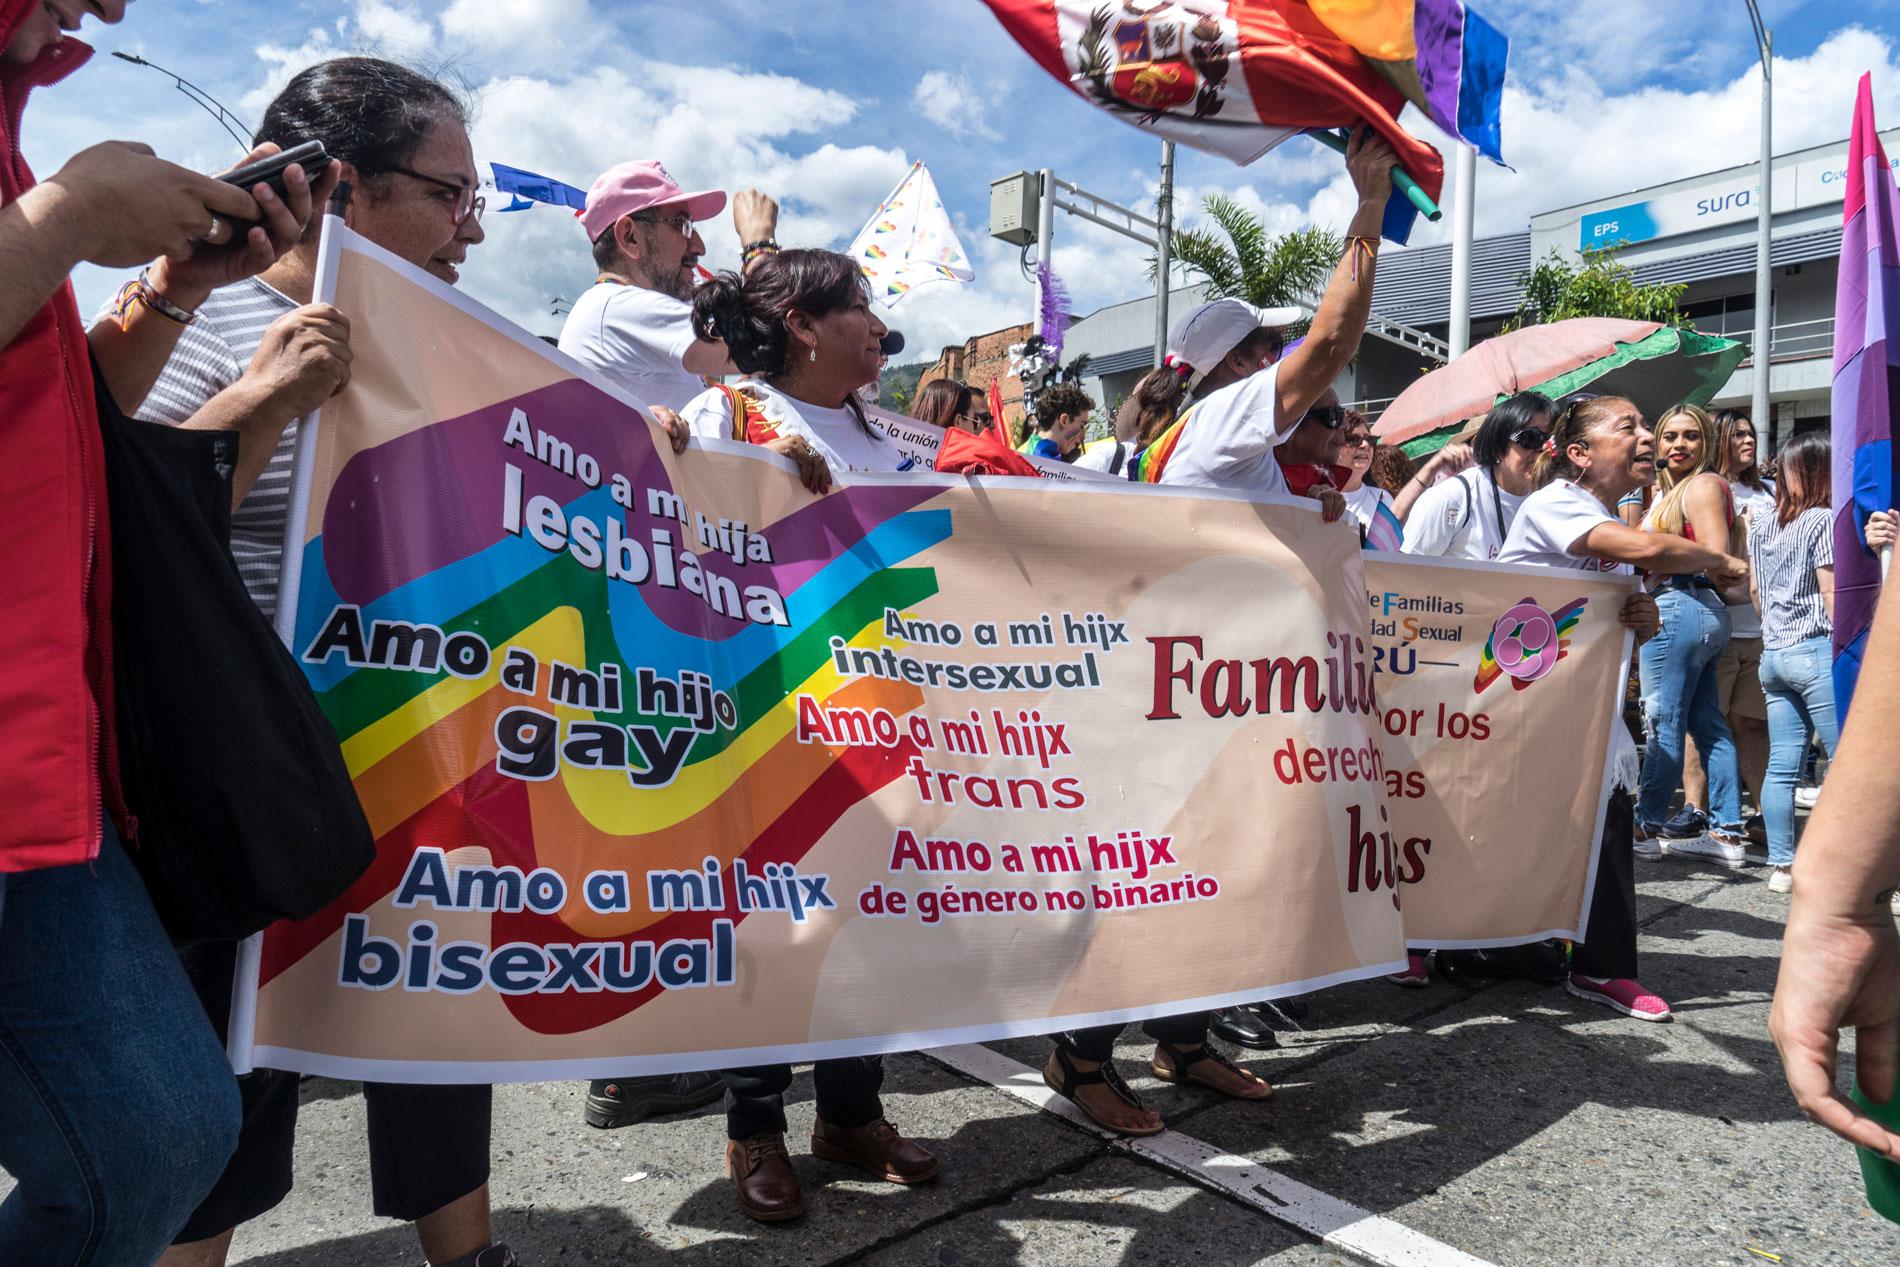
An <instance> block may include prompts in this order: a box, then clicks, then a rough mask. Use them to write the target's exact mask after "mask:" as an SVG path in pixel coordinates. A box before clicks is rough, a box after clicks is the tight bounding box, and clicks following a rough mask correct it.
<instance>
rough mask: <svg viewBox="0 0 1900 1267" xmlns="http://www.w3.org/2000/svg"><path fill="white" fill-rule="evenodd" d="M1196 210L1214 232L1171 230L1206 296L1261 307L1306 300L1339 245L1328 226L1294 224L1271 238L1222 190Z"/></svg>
mask: <svg viewBox="0 0 1900 1267" xmlns="http://www.w3.org/2000/svg"><path fill="white" fill-rule="evenodd" d="M1201 210H1202V211H1203V212H1204V213H1205V214H1206V216H1207V218H1208V219H1209V220H1212V221H1213V222H1214V225H1215V226H1216V228H1217V229H1218V230H1219V231H1218V232H1216V230H1215V229H1213V228H1208V229H1181V230H1177V231H1176V233H1175V235H1174V258H1175V262H1176V263H1178V264H1180V265H1181V266H1182V267H1184V268H1186V269H1188V270H1190V271H1191V272H1194V273H1198V274H1199V275H1200V276H1201V278H1202V279H1203V280H1204V281H1205V283H1206V285H1207V292H1208V298H1209V299H1244V300H1246V301H1247V302H1248V303H1250V304H1255V305H1257V306H1259V307H1262V308H1275V307H1279V306H1281V305H1283V304H1292V303H1300V302H1306V303H1311V302H1312V301H1313V299H1314V297H1315V296H1317V295H1318V294H1319V292H1320V290H1321V288H1322V287H1324V286H1325V284H1326V279H1327V277H1329V276H1330V275H1331V274H1332V271H1333V269H1334V267H1335V266H1337V265H1338V263H1339V256H1340V252H1341V251H1343V250H1344V249H1345V244H1344V243H1343V242H1342V241H1341V240H1340V237H1339V235H1338V234H1337V233H1334V232H1332V231H1331V230H1329V229H1318V228H1314V229H1296V230H1294V231H1293V232H1292V233H1286V234H1282V235H1280V236H1278V237H1275V236H1274V235H1272V234H1270V233H1268V232H1267V228H1266V226H1265V225H1264V224H1262V223H1261V222H1260V218H1259V217H1258V216H1256V215H1254V214H1253V213H1252V212H1250V211H1248V210H1247V209H1246V208H1245V207H1243V206H1241V205H1240V204H1239V203H1238V202H1236V201H1234V199H1232V198H1230V197H1228V196H1227V195H1226V194H1209V195H1208V196H1207V197H1206V198H1205V199H1203V200H1202V202H1201Z"/></svg>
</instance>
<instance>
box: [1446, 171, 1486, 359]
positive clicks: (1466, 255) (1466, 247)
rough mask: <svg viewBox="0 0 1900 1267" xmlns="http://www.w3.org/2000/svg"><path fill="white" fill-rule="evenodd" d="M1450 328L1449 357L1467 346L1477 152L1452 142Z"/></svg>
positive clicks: (1469, 337) (1453, 356)
mask: <svg viewBox="0 0 1900 1267" xmlns="http://www.w3.org/2000/svg"><path fill="white" fill-rule="evenodd" d="M1452 151H1453V153H1452V169H1451V175H1452V186H1451V191H1452V192H1451V200H1452V208H1451V214H1452V217H1453V219H1452V234H1451V329H1450V330H1449V331H1448V332H1447V333H1446V336H1445V341H1446V342H1447V343H1449V344H1450V345H1451V359H1452V360H1454V361H1455V360H1457V359H1458V358H1459V357H1460V356H1462V355H1464V351H1465V349H1466V348H1468V347H1470V346H1471V232H1472V226H1473V224H1474V223H1475V221H1476V212H1475V208H1474V207H1473V205H1472V204H1473V202H1474V201H1475V200H1476V198H1477V192H1478V155H1477V151H1475V150H1473V149H1472V148H1471V147H1470V146H1469V145H1464V144H1457V145H1454V146H1452Z"/></svg>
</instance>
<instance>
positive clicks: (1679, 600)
mask: <svg viewBox="0 0 1900 1267" xmlns="http://www.w3.org/2000/svg"><path fill="white" fill-rule="evenodd" d="M1656 609H1657V611H1658V612H1659V613H1660V614H1661V616H1662V629H1661V630H1660V631H1659V632H1658V633H1657V634H1656V636H1655V637H1654V638H1651V639H1650V640H1649V641H1648V642H1646V643H1644V644H1643V649H1642V651H1641V652H1640V656H1641V664H1642V670H1643V728H1644V731H1645V732H1646V733H1647V736H1648V739H1649V747H1648V750H1647V751H1646V752H1645V753H1644V754H1643V793H1642V796H1641V797H1640V798H1639V799H1638V801H1637V802H1636V822H1637V824H1638V826H1642V825H1644V824H1654V823H1660V822H1662V821H1664V820H1665V819H1667V818H1668V817H1669V804H1670V802H1671V801H1672V800H1674V799H1675V795H1676V788H1677V786H1678V785H1679V784H1681V782H1682V753H1683V745H1684V743H1685V742H1686V741H1685V734H1692V735H1694V736H1695V741H1696V747H1697V748H1698V749H1700V750H1701V752H1702V764H1703V768H1704V769H1705V770H1706V771H1707V772H1708V776H1709V822H1710V824H1711V825H1712V826H1714V827H1716V828H1719V829H1721V830H1723V831H1727V832H1729V833H1730V834H1732V835H1736V836H1739V835H1741V832H1742V785H1741V767H1740V765H1739V764H1738V763H1737V760H1736V755H1735V737H1734V736H1733V735H1731V734H1730V733H1729V728H1728V722H1727V721H1725V720H1723V717H1722V709H1721V706H1720V705H1719V704H1718V703H1717V702H1716V690H1715V678H1716V673H1715V660H1716V657H1717V656H1719V655H1721V654H1722V648H1723V647H1726V646H1727V645H1728V629H1729V624H1728V608H1727V607H1726V606H1724V605H1723V603H1722V596H1721V595H1720V594H1717V593H1716V592H1715V591H1714V590H1712V589H1689V590H1684V589H1664V590H1660V591H1658V592H1657V594H1656Z"/></svg>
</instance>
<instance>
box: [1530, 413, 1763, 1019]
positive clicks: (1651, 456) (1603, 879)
mask: <svg viewBox="0 0 1900 1267" xmlns="http://www.w3.org/2000/svg"><path fill="white" fill-rule="evenodd" d="M1655 472H1656V437H1655V435H1654V434H1653V433H1652V432H1651V431H1650V430H1649V428H1648V427H1647V426H1645V425H1644V423H1643V415H1642V413H1641V411H1640V410H1638V409H1637V408H1636V406H1635V405H1633V404H1631V403H1630V402H1629V401H1627V400H1624V399H1623V398H1622V397H1620V396H1592V395H1588V394H1585V393H1579V394H1577V395H1575V396H1572V397H1570V398H1568V400H1567V401H1566V402H1565V403H1564V405H1563V408H1562V409H1561V410H1560V411H1559V413H1558V414H1557V418H1556V421H1555V422H1554V424H1553V425H1552V429H1551V434H1550V438H1549V439H1548V440H1547V441H1545V443H1544V452H1543V455H1542V456H1541V457H1540V458H1539V459H1538V461H1537V467H1536V476H1535V482H1536V484H1537V485H1538V488H1537V491H1536V492H1534V493H1532V494H1531V495H1530V496H1529V497H1527V498H1525V499H1524V504H1523V505H1522V506H1521V507H1519V508H1518V512H1517V517H1516V519H1515V520H1513V521H1512V523H1511V530H1510V533H1509V534H1508V535H1507V536H1506V538H1505V542H1504V548H1503V549H1502V550H1501V551H1500V552H1499V553H1498V562H1500V563H1529V564H1535V565H1537V566H1540V567H1556V568H1573V569H1576V570H1579V571H1595V572H1613V573H1618V574H1621V575H1626V576H1627V575H1633V574H1634V573H1635V572H1637V571H1639V570H1641V571H1645V572H1652V573H1661V574H1664V575H1670V576H1683V575H1689V576H1693V575H1698V574H1707V575H1709V576H1712V577H1714V578H1716V579H1717V580H1718V581H1721V582H1723V583H1733V582H1735V581H1738V580H1740V579H1741V578H1742V577H1744V576H1745V575H1747V571H1748V565H1747V564H1746V563H1744V562H1743V561H1742V560H1741V559H1738V558H1735V557H1734V556H1732V555H1729V554H1726V553H1724V552H1723V551H1721V550H1718V549H1716V548H1714V547H1713V546H1711V545H1708V544H1705V543H1702V542H1698V541H1695V540H1693V539H1691V538H1689V537H1685V536H1678V535H1673V534H1663V533H1652V532H1644V531H1642V530H1641V529H1638V528H1631V527H1630V526H1629V525H1627V524H1625V523H1623V522H1621V521H1620V520H1619V519H1618V518H1617V517H1616V504H1617V502H1618V501H1619V500H1621V499H1622V497H1623V496H1624V495H1625V494H1627V493H1629V492H1631V491H1632V490H1634V489H1638V488H1641V487H1643V486H1644V485H1646V484H1648V483H1649V482H1650V480H1652V479H1653V478H1655ZM1620 619H1621V621H1622V623H1623V625H1624V627H1626V628H1628V629H1629V630H1631V631H1632V632H1634V633H1635V635H1636V637H1637V640H1638V641H1639V642H1647V641H1648V640H1649V639H1650V638H1652V637H1654V636H1655V634H1656V631H1657V629H1658V627H1659V623H1660V622H1659V620H1658V618H1657V614H1656V600H1655V599H1654V598H1652V597H1650V595H1649V594H1647V593H1645V592H1644V591H1643V590H1641V589H1634V590H1632V591H1631V592H1630V595H1629V598H1628V599H1626V600H1625V601H1624V604H1623V610H1622V612H1621V614H1620ZM1612 735H1613V738H1612V745H1613V746H1612V751H1611V754H1610V760H1611V765H1612V768H1613V771H1614V774H1613V777H1614V780H1615V787H1614V790H1613V791H1612V792H1611V794H1610V802H1609V806H1608V809H1607V812H1606V813H1605V814H1604V825H1603V837H1602V846H1601V848H1600V849H1599V851H1598V854H1599V861H1598V864H1597V868H1598V869H1597V879H1596V887H1595V889H1594V890H1593V893H1592V896H1591V901H1590V912H1589V923H1588V926H1587V930H1586V931H1587V932H1588V933H1589V938H1588V940H1586V941H1581V942H1578V943H1577V944H1576V947H1575V948H1574V949H1573V951H1572V952H1571V959H1570V979H1569V981H1568V982H1567V983H1566V988H1568V989H1569V991H1570V993H1572V994H1574V995H1576V996H1577V997H1578V998H1582V999H1588V1000H1589V1001H1591V1002H1593V1003H1598V1004H1601V1005H1603V1006H1605V1007H1609V1008H1613V1009H1615V1010H1616V1011H1618V1012H1622V1013H1623V1014H1624V1015H1626V1016H1633V1017H1635V1018H1637V1019H1638V1020H1644V1021H1666V1020H1668V1019H1669V1018H1670V1011H1669V1005H1668V1004H1667V1003H1665V1002H1664V1001H1663V1000H1662V999H1661V998H1660V997H1659V996H1657V995H1656V994H1655V993H1654V992H1652V991H1650V990H1647V989H1645V988H1644V987H1643V984H1642V983H1641V982H1640V981H1638V980H1637V979H1636V872H1635V866H1634V863H1633V862H1632V853H1631V849H1630V847H1629V844H1628V842H1629V840H1630V838H1631V836H1630V833H1631V801H1630V794H1631V792H1632V791H1633V790H1635V789H1636V788H1637V787H1638V786H1639V782H1638V780H1639V776H1638V772H1637V769H1636V746H1635V743H1634V742H1633V741H1632V740H1631V738H1630V735H1629V732H1628V730H1627V729H1625V728H1624V727H1622V726H1618V727H1615V728H1614V729H1613V731H1612Z"/></svg>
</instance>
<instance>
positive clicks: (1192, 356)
mask: <svg viewBox="0 0 1900 1267" xmlns="http://www.w3.org/2000/svg"><path fill="white" fill-rule="evenodd" d="M1305 315H1306V312H1305V310H1304V309H1300V308H1256V307H1254V306H1253V305H1252V304H1250V303H1247V302H1246V301H1245V300H1241V299H1216V300H1213V301H1211V302H1209V303H1204V304H1202V305H1201V306H1200V307H1199V308H1196V309H1195V310H1194V311H1192V312H1190V313H1188V314H1187V315H1186V316H1185V317H1182V318H1181V319H1180V320H1179V321H1177V322H1175V324H1174V329H1172V330H1170V331H1169V332H1168V358H1169V360H1170V362H1171V363H1173V364H1175V365H1177V366H1179V365H1185V366H1187V367H1189V368H1190V369H1191V370H1193V371H1194V380H1193V381H1195V382H1199V381H1200V380H1201V378H1203V377H1204V376H1205V375H1206V374H1207V372H1208V371H1209V370H1211V369H1213V368H1214V367H1215V366H1216V365H1219V364H1220V362H1221V358H1222V357H1224V356H1226V355H1227V354H1228V353H1229V352H1231V351H1233V350H1234V349H1235V348H1236V347H1238V346H1240V341H1241V340H1242V339H1245V338H1246V337H1247V336H1248V335H1250V334H1252V333H1253V332H1254V331H1255V330H1258V329H1259V328H1260V327H1262V326H1267V327H1269V328H1271V329H1275V330H1278V329H1280V328H1281V327H1282V326H1290V325H1292V324H1293V323H1294V322H1295V321H1298V320H1300V319H1301V318H1302V317H1304V316H1305Z"/></svg>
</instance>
